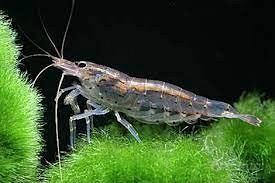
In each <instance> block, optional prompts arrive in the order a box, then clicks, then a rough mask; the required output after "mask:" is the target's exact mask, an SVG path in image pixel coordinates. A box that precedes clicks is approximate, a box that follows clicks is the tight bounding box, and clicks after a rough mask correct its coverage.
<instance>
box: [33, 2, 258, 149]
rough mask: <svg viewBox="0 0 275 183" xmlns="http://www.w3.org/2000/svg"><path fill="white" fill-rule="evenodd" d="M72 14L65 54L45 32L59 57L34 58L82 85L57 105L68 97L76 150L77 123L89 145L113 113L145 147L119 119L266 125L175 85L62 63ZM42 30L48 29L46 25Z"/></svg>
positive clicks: (88, 64)
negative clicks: (99, 122)
mask: <svg viewBox="0 0 275 183" xmlns="http://www.w3.org/2000/svg"><path fill="white" fill-rule="evenodd" d="M73 4H74V1H73ZM71 15H72V11H71V14H70V18H69V21H68V24H67V27H66V31H65V35H64V37H63V42H62V48H61V53H59V52H58V50H57V49H56V47H55V45H54V43H53V41H52V40H51V38H50V37H49V35H48V34H47V32H46V34H47V36H48V38H49V40H50V41H51V43H52V44H53V46H54V48H55V50H56V52H57V54H58V56H59V57H56V56H53V55H51V54H49V53H48V52H46V51H44V50H43V49H42V51H44V52H45V54H38V55H34V56H46V57H49V58H51V60H52V64H51V65H50V66H48V67H51V66H52V67H55V68H57V69H60V70H61V71H62V72H63V75H62V79H63V76H73V77H75V78H76V79H78V80H79V83H80V84H75V85H72V86H70V87H67V88H63V89H61V90H60V92H58V94H57V97H56V100H58V98H59V97H60V96H61V95H62V94H64V93H65V92H69V94H67V95H66V97H65V99H64V104H65V105H70V107H71V109H72V110H73V111H74V115H73V116H71V117H70V119H69V127H70V147H71V148H73V147H74V144H75V139H76V120H80V119H85V121H86V126H87V127H86V129H87V139H88V142H90V141H91V131H92V129H93V116H97V115H105V114H107V113H109V112H111V111H112V112H114V115H115V117H116V120H117V122H119V123H120V124H121V125H123V126H124V127H125V128H126V129H127V130H128V131H129V132H130V133H131V134H132V136H133V137H134V138H135V139H136V140H137V141H138V142H141V139H140V137H139V135H138V133H137V131H136V130H135V129H134V127H133V126H132V125H131V123H129V122H128V121H127V120H126V119H124V118H123V117H122V116H121V113H123V114H125V115H126V116H130V117H133V118H135V119H137V120H138V121H140V122H143V123H149V124H162V123H166V124H168V125H170V126H175V125H179V124H180V123H183V122H186V123H188V124H194V123H196V122H197V120H198V119H202V120H211V119H216V118H237V119H241V120H242V121H245V122H247V123H249V124H251V125H254V126H260V124H261V122H262V121H261V120H260V119H259V118H257V117H255V116H253V115H250V114H241V113H239V112H238V111H237V110H236V109H234V108H233V107H232V106H231V105H230V104H227V103H224V102H221V101H216V100H211V99H208V98H206V97H203V96H199V95H196V94H194V93H192V92H189V91H187V90H184V89H182V88H180V87H178V86H176V85H173V84H170V83H167V82H163V81H157V80H150V79H144V78H136V77H132V76H129V75H127V74H125V73H123V72H120V71H118V70H115V69H112V68H110V67H107V66H103V65H99V64H96V63H93V62H89V61H69V60H67V59H64V58H63V46H64V42H65V37H66V33H67V30H68V27H69V22H70V19H71ZM42 25H43V24H42ZM43 28H44V30H45V27H44V25H43ZM48 67H47V68H48ZM44 70H46V68H45V69H43V71H44ZM40 74H41V73H39V75H40ZM39 75H38V76H39ZM38 76H37V77H38ZM36 79H37V78H36ZM36 79H35V81H36ZM59 86H60V85H59ZM78 96H82V97H84V98H85V99H86V106H87V109H85V110H84V113H80V107H79V105H78V102H77V97H78ZM56 110H57V109H56ZM56 121H57V119H56Z"/></svg>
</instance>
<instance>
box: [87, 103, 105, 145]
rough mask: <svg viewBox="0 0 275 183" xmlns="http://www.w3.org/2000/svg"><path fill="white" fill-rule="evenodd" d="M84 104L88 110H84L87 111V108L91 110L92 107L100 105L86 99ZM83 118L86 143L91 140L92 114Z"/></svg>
mask: <svg viewBox="0 0 275 183" xmlns="http://www.w3.org/2000/svg"><path fill="white" fill-rule="evenodd" d="M86 105H87V109H88V110H85V111H84V112H88V111H89V110H92V107H94V108H100V107H102V106H100V105H97V104H95V103H93V102H91V101H90V100H87V101H86ZM85 120H86V125H87V127H86V131H87V132H86V133H87V140H88V143H90V142H91V136H92V134H93V129H94V121H93V116H92V115H91V116H89V117H86V118H85Z"/></svg>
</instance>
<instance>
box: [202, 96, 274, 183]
mask: <svg viewBox="0 0 275 183" xmlns="http://www.w3.org/2000/svg"><path fill="white" fill-rule="evenodd" d="M236 107H237V108H238V110H239V111H240V112H243V113H249V114H255V115H256V116H258V117H259V118H260V119H262V121H263V123H262V125H261V127H259V128H256V127H254V126H250V125H248V124H246V123H244V122H242V121H240V120H228V119H222V120H220V121H219V122H218V123H216V124H215V125H214V126H213V128H212V129H210V130H208V131H205V132H204V135H205V137H204V138H203V142H204V143H203V144H204V146H205V149H207V151H208V152H209V153H210V154H212V155H213V156H214V157H216V159H218V157H220V158H222V159H220V160H219V162H217V164H219V166H224V163H225V162H226V165H227V166H231V167H234V166H235V167H238V166H239V167H241V169H240V170H239V171H237V172H234V173H235V174H234V175H235V178H238V173H240V172H242V174H243V173H245V174H246V176H247V177H248V178H249V179H248V180H249V182H259V181H263V182H268V181H271V176H272V169H273V171H274V168H275V166H274V162H275V161H274V160H275V159H274V152H275V102H274V101H270V100H267V101H264V102H261V100H260V96H259V95H257V94H249V95H246V96H243V97H241V99H240V101H239V102H238V103H237V104H236ZM228 162H230V163H228ZM272 164H273V165H272Z"/></svg>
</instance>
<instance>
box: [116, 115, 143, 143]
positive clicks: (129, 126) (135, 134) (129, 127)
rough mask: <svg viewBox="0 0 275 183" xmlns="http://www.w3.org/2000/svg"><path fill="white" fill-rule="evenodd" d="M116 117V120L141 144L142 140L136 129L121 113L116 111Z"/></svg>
mask: <svg viewBox="0 0 275 183" xmlns="http://www.w3.org/2000/svg"><path fill="white" fill-rule="evenodd" d="M115 116H116V119H117V121H118V122H119V123H121V124H122V125H123V126H124V127H125V128H127V130H129V132H130V133H131V134H132V135H133V136H134V137H135V139H136V140H137V141H138V142H139V143H140V142H141V140H140V138H139V136H138V133H137V132H136V130H135V129H134V127H133V126H132V125H131V124H130V123H129V122H128V121H126V120H125V119H123V118H122V117H121V116H120V115H119V113H118V112H117V111H115Z"/></svg>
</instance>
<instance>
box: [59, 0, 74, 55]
mask: <svg viewBox="0 0 275 183" xmlns="http://www.w3.org/2000/svg"><path fill="white" fill-rule="evenodd" d="M74 4H75V0H72V7H71V11H70V16H69V20H68V23H67V25H66V29H65V32H64V36H63V41H62V46H61V58H63V56H64V54H63V51H64V45H65V41H66V36H67V32H68V29H69V26H70V23H71V19H72V15H73V12H74Z"/></svg>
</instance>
